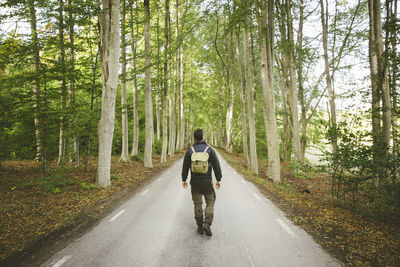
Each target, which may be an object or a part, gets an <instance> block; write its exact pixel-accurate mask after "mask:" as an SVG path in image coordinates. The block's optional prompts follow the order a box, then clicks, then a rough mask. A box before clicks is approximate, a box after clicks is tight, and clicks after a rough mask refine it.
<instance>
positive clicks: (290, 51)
mask: <svg viewBox="0 0 400 267" xmlns="http://www.w3.org/2000/svg"><path fill="white" fill-rule="evenodd" d="M286 16H287V29H288V42H289V44H288V45H287V47H288V48H287V57H288V63H289V77H290V81H289V84H290V89H289V96H290V101H289V103H290V111H291V119H292V126H293V127H292V137H293V148H294V161H295V162H303V161H304V158H303V157H302V153H301V151H300V134H299V129H300V127H299V115H298V107H297V98H298V93H297V79H296V65H295V62H294V48H295V44H294V38H293V22H292V10H291V5H290V0H286Z"/></svg>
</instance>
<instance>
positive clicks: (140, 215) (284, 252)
mask: <svg viewBox="0 0 400 267" xmlns="http://www.w3.org/2000/svg"><path fill="white" fill-rule="evenodd" d="M219 159H220V161H221V168H222V175H223V177H222V183H221V189H220V190H218V191H216V193H217V199H216V202H215V210H214V214H215V216H214V222H213V225H212V227H211V228H212V231H213V236H212V237H207V236H205V235H199V234H198V233H197V232H196V227H197V226H196V224H195V221H194V217H193V216H194V215H193V203H192V199H191V193H190V188H188V189H186V190H185V189H183V188H182V187H181V179H180V176H181V175H180V173H181V167H182V161H181V160H180V161H177V162H176V163H175V164H174V165H173V166H172V167H170V168H169V169H167V170H165V171H164V172H163V173H162V174H161V175H160V176H159V177H158V178H156V179H155V180H154V181H153V182H152V183H150V184H149V185H147V186H146V187H145V188H143V189H142V191H139V192H138V193H137V194H135V195H134V196H133V197H132V198H130V199H129V200H127V201H126V202H125V203H123V204H122V205H121V206H120V207H118V208H117V209H116V210H115V211H113V212H112V213H111V214H110V215H109V216H107V217H105V218H104V219H103V220H102V221H101V222H100V223H99V224H98V225H97V226H95V227H94V228H93V229H91V230H90V231H89V232H88V233H87V234H85V235H84V236H82V237H80V238H78V239H76V240H74V241H73V242H71V243H70V244H69V245H68V246H67V247H66V248H64V249H63V250H61V251H59V252H58V253H56V254H55V255H53V256H52V257H51V258H50V259H49V260H48V261H47V262H46V263H45V264H43V266H63V267H64V266H74V267H76V266H174V267H175V266H230V267H231V266H241V267H242V266H307V267H309V266H340V265H341V264H340V262H338V261H337V260H335V259H334V258H333V257H332V256H330V255H329V254H328V253H327V252H325V251H324V250H323V249H322V248H321V247H320V246H319V245H318V244H317V243H315V241H314V240H313V239H312V238H311V237H310V236H309V235H308V234H307V233H306V232H305V231H303V230H302V229H301V228H299V227H298V226H295V225H293V224H292V223H291V221H289V220H288V219H287V218H286V217H285V216H284V214H283V213H282V212H281V211H280V210H279V209H278V208H277V207H275V206H274V204H273V203H272V202H271V201H269V200H268V199H266V198H265V197H264V196H263V195H262V194H261V193H260V192H259V191H258V189H257V188H256V187H255V186H254V185H253V184H252V183H250V182H247V181H246V180H244V179H243V177H242V176H241V175H240V174H238V173H237V172H236V171H235V170H234V169H233V168H231V167H230V166H229V165H228V163H227V162H226V161H225V160H224V159H223V158H221V156H219Z"/></svg>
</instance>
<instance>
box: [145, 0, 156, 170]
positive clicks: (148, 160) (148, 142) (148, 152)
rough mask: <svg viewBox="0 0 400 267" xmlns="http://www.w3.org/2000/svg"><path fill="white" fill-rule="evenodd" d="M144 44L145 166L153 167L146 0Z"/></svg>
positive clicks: (147, 2) (147, 3)
mask: <svg viewBox="0 0 400 267" xmlns="http://www.w3.org/2000/svg"><path fill="white" fill-rule="evenodd" d="M144 20H145V22H144V42H145V64H146V71H145V82H144V98H145V132H146V138H145V145H144V166H145V167H148V168H152V167H153V162H152V147H153V135H154V131H153V100H152V97H151V44H150V0H144Z"/></svg>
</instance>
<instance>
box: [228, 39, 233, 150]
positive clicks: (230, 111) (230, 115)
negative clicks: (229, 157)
mask: <svg viewBox="0 0 400 267" xmlns="http://www.w3.org/2000/svg"><path fill="white" fill-rule="evenodd" d="M233 46H234V44H233V32H232V31H231V49H230V56H231V60H230V69H231V70H230V72H229V73H230V82H231V84H230V86H229V104H228V109H227V111H226V150H227V151H228V152H229V153H232V152H233V143H232V121H233V104H234V102H235V83H234V78H233V70H234V64H235V62H234V61H235V54H234V51H233Z"/></svg>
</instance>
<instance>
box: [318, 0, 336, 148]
mask: <svg viewBox="0 0 400 267" xmlns="http://www.w3.org/2000/svg"><path fill="white" fill-rule="evenodd" d="M320 6H321V25H322V43H323V47H324V61H325V79H326V86H327V88H328V93H329V108H330V123H331V127H332V128H333V129H336V125H337V123H336V105H335V92H334V91H333V88H332V79H331V74H330V69H329V56H328V8H327V9H326V13H325V10H324V2H323V0H320ZM336 150H337V138H336V136H333V137H332V152H333V153H335V152H336Z"/></svg>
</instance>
